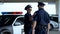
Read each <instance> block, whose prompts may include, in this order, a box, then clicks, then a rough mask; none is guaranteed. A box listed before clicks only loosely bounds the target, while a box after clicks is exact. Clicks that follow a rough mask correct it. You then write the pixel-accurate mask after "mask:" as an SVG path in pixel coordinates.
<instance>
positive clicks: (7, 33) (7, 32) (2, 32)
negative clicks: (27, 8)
mask: <svg viewBox="0 0 60 34" xmlns="http://www.w3.org/2000/svg"><path fill="white" fill-rule="evenodd" d="M1 34H11V33H10V32H9V31H8V30H3V31H1Z"/></svg>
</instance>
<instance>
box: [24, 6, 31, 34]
mask: <svg viewBox="0 0 60 34" xmlns="http://www.w3.org/2000/svg"><path fill="white" fill-rule="evenodd" d="M25 10H26V11H27V13H26V14H25V16H24V18H25V20H24V31H25V34H31V32H32V30H31V25H32V15H31V11H32V7H31V6H30V5H27V6H26V7H25Z"/></svg>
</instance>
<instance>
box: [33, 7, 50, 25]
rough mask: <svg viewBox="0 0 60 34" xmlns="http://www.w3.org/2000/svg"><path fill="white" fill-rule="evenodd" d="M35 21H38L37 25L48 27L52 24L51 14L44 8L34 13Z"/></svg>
mask: <svg viewBox="0 0 60 34" xmlns="http://www.w3.org/2000/svg"><path fill="white" fill-rule="evenodd" d="M33 20H34V21H37V25H48V23H49V22H50V18H49V14H48V13H47V12H46V11H45V10H44V9H43V8H40V9H39V10H38V11H36V12H35V13H34V17H33Z"/></svg>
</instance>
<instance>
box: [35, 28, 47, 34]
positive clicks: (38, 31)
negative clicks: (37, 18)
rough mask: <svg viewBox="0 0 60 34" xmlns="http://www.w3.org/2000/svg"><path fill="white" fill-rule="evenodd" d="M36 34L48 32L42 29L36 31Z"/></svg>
mask: <svg viewBox="0 0 60 34" xmlns="http://www.w3.org/2000/svg"><path fill="white" fill-rule="evenodd" d="M35 34H47V31H46V29H40V30H38V29H37V30H36V31H35Z"/></svg>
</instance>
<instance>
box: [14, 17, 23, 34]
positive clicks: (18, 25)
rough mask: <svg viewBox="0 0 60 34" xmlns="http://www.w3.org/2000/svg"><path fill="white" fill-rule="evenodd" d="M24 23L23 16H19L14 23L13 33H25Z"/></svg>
mask: <svg viewBox="0 0 60 34" xmlns="http://www.w3.org/2000/svg"><path fill="white" fill-rule="evenodd" d="M23 29H24V24H23V17H20V18H18V19H17V20H16V21H15V23H14V24H13V34H23V33H22V32H23Z"/></svg>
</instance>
